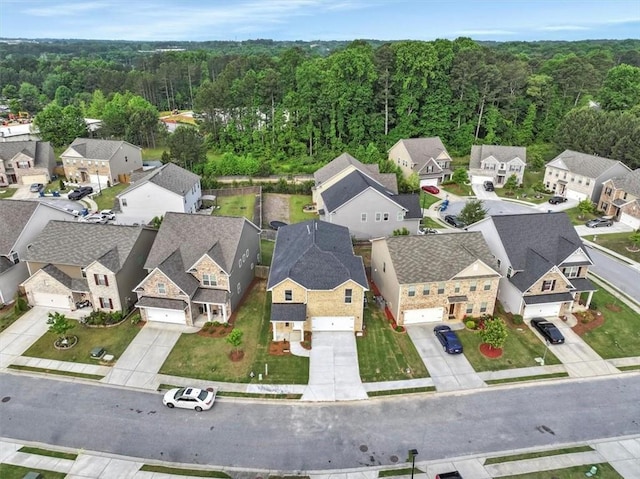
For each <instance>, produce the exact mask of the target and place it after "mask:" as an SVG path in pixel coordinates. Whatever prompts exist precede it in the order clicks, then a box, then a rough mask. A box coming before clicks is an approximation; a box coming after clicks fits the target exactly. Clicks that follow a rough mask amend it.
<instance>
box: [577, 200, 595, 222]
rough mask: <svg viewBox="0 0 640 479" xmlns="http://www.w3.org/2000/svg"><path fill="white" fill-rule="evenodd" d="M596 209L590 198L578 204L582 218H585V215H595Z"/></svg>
mask: <svg viewBox="0 0 640 479" xmlns="http://www.w3.org/2000/svg"><path fill="white" fill-rule="evenodd" d="M594 209H595V205H594V204H593V203H592V202H591V200H590V199H588V198H587V199H586V200H582V201H581V202H580V203H578V210H580V218H584V216H585V215H588V214H591V213H593V211H594Z"/></svg>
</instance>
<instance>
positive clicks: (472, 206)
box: [458, 200, 487, 225]
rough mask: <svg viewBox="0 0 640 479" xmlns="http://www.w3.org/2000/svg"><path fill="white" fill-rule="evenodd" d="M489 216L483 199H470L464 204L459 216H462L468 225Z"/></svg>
mask: <svg viewBox="0 0 640 479" xmlns="http://www.w3.org/2000/svg"><path fill="white" fill-rule="evenodd" d="M485 216H487V210H486V209H484V206H483V203H482V201H481V200H469V201H467V203H466V204H465V205H464V207H463V208H462V210H461V211H460V214H459V215H458V218H460V219H461V220H462V221H464V223H465V224H466V225H470V224H473V223H476V222H478V221H480V220H482V219H484V217H485Z"/></svg>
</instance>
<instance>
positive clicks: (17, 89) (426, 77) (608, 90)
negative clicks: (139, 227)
mask: <svg viewBox="0 0 640 479" xmlns="http://www.w3.org/2000/svg"><path fill="white" fill-rule="evenodd" d="M0 85H1V87H2V88H1V92H2V96H3V97H4V98H5V101H7V102H8V103H9V105H10V107H11V109H12V110H14V111H28V112H29V113H31V114H38V117H37V124H38V126H39V127H40V129H41V131H42V130H46V131H48V132H53V136H52V137H51V138H52V139H54V138H55V139H56V141H57V143H58V144H64V143H65V142H68V141H69V137H70V138H71V139H73V138H74V137H75V135H76V134H82V129H83V125H82V123H81V122H79V121H78V118H82V117H83V116H84V117H90V118H100V119H102V120H103V122H104V128H103V129H102V130H101V133H100V134H101V135H104V136H106V137H111V138H123V139H127V140H129V141H131V142H133V143H136V144H139V145H141V146H145V147H147V146H157V145H159V144H160V143H163V142H165V141H167V142H169V146H170V147H171V146H172V144H173V148H172V150H171V151H172V153H171V155H172V156H173V159H174V160H176V161H178V160H179V162H180V163H183V164H186V165H188V166H190V167H192V168H193V169H195V170H196V171H198V172H201V173H206V174H208V175H216V174H233V173H235V174H254V175H258V174H260V175H263V174H269V173H271V172H305V171H306V172H310V171H313V170H315V169H317V167H318V165H319V164H320V163H322V162H326V161H328V160H330V159H331V158H333V157H335V156H336V155H337V154H339V153H341V152H342V151H349V152H350V153H351V154H353V155H354V156H356V157H357V158H359V159H361V160H362V161H377V160H379V159H380V158H382V157H384V156H385V152H386V150H387V149H388V148H389V147H390V146H391V145H393V144H394V143H395V142H396V141H397V140H398V139H400V138H409V137H419V136H439V137H440V138H441V139H442V141H443V142H444V144H445V145H446V146H447V149H448V150H449V152H450V153H451V154H452V155H453V156H464V155H468V154H469V151H470V148H471V145H473V144H480V143H484V144H503V145H523V146H527V148H528V157H529V161H530V162H531V164H532V166H533V167H536V166H538V167H540V166H541V165H542V164H543V162H544V161H546V160H548V159H549V157H550V156H552V155H555V154H556V153H557V152H559V151H562V150H563V149H565V148H570V149H574V150H577V151H582V152H585V153H590V154H597V155H601V156H606V157H609V158H613V159H618V160H621V161H624V162H625V163H626V164H628V165H629V166H630V167H632V168H637V167H640V40H623V41H613V40H611V41H609V40H598V41H596V40H594V41H581V42H512V43H495V42H484V43H479V42H475V41H473V40H471V39H468V38H458V39H456V40H454V41H450V40H435V41H429V42H423V41H399V42H389V43H383V42H380V41H370V40H358V41H353V42H275V41H270V40H255V41H251V42H197V43H196V42H172V43H136V42H115V41H104V42H100V41H85V40H64V41H63V40H50V41H41V40H39V41H37V42H36V41H23V42H6V41H5V42H2V43H0ZM175 109H178V110H193V111H195V112H197V117H198V118H199V121H198V128H197V131H196V130H194V129H192V130H193V131H187V132H185V131H181V132H180V133H179V135H178V136H179V137H180V138H175V139H173V141H171V140H170V139H166V138H165V136H166V133H164V132H163V131H161V129H159V128H158V122H157V118H158V112H159V111H171V110H175ZM63 119H64V121H65V122H66V123H63V124H61V123H60V122H61V121H62V120H63ZM179 130H182V129H179ZM180 145H182V150H184V149H185V148H191V149H192V153H193V154H192V156H191V157H190V158H188V157H189V155H188V154H187V155H186V157H185V155H184V151H182V152H180ZM206 150H211V151H215V152H217V153H226V155H225V158H226V159H225V161H220V162H219V163H217V164H214V163H210V162H207V157H206V153H205V152H206ZM178 156H180V158H181V159H180V158H178ZM234 158H235V160H236V161H235V162H234V161H233V159H234ZM165 159H166V158H165ZM234 165H235V166H234ZM285 165H286V166H285Z"/></svg>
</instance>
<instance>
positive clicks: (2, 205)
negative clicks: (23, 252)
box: [0, 143, 39, 255]
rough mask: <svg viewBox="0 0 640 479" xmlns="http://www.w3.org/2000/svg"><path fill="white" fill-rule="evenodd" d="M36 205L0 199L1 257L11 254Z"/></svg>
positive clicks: (36, 203) (30, 202)
mask: <svg viewBox="0 0 640 479" xmlns="http://www.w3.org/2000/svg"><path fill="white" fill-rule="evenodd" d="M0 144H1V143H0ZM38 205H39V203H38V202H37V201H23V200H3V199H0V254H1V255H8V254H9V253H10V252H11V249H12V248H13V245H15V244H16V241H18V238H19V237H20V235H21V234H22V230H23V229H24V227H25V226H26V225H27V223H28V222H29V220H30V219H31V216H33V213H34V212H35V211H36V208H37V207H38Z"/></svg>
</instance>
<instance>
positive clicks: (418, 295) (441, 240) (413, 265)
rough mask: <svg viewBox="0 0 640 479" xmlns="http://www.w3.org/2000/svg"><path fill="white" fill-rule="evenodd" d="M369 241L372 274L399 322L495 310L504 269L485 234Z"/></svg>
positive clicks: (453, 317)
mask: <svg viewBox="0 0 640 479" xmlns="http://www.w3.org/2000/svg"><path fill="white" fill-rule="evenodd" d="M371 243H372V248H371V279H372V281H373V283H374V284H375V285H376V287H377V288H378V290H379V291H380V294H381V295H382V297H383V298H384V300H385V302H386V306H387V308H388V309H389V311H390V312H391V314H392V315H393V317H394V318H395V320H396V322H397V324H398V325H407V324H417V323H428V322H437V321H443V320H451V321H462V320H463V319H464V318H465V317H480V316H482V315H484V314H489V315H491V314H493V310H494V307H495V302H496V295H497V293H498V281H499V279H500V273H498V271H497V269H498V268H497V264H496V261H495V259H494V257H493V255H492V254H491V251H490V250H489V247H488V245H487V243H486V242H485V240H484V238H483V236H482V234H481V233H479V232H474V233H471V232H455V233H453V232H452V233H444V234H437V235H424V236H394V237H391V238H381V239H375V240H373V241H372V242H371Z"/></svg>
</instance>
